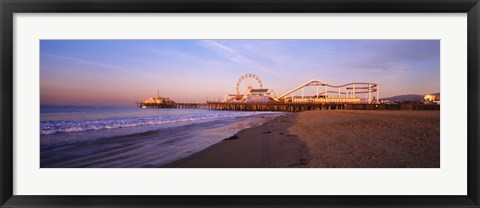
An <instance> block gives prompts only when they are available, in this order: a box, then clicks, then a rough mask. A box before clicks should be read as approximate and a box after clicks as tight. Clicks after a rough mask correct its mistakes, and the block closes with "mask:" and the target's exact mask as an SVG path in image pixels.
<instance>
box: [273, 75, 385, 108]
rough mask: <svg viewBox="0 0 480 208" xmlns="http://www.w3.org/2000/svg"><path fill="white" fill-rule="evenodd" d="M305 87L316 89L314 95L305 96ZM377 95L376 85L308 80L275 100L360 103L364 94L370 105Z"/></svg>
mask: <svg viewBox="0 0 480 208" xmlns="http://www.w3.org/2000/svg"><path fill="white" fill-rule="evenodd" d="M306 87H316V94H315V95H314V96H305V94H304V89H305V88H306ZM321 88H323V89H321ZM300 90H301V96H295V95H294V93H295V92H297V91H300ZM372 93H375V96H373V97H372ZM379 93H380V86H379V85H378V84H376V83H369V82H351V83H348V84H343V85H331V84H328V83H325V82H322V81H320V80H310V81H308V82H305V83H304V84H301V85H299V86H298V87H296V88H293V89H292V90H290V91H288V92H286V93H284V94H282V95H280V96H279V97H277V98H276V99H275V100H284V101H287V102H288V101H290V102H316V101H320V102H361V98H360V97H359V95H362V94H364V95H365V99H364V101H366V102H368V103H371V102H374V101H375V102H378V98H379ZM289 95H290V99H289Z"/></svg>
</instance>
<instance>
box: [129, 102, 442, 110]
mask: <svg viewBox="0 0 480 208" xmlns="http://www.w3.org/2000/svg"><path fill="white" fill-rule="evenodd" d="M138 106H139V107H144V108H189V109H208V110H227V111H286V112H300V111H308V110H440V105H437V104H360V103H355V104H353V103H258V104H255V103H222V102H208V103H172V104H158V103H140V104H138Z"/></svg>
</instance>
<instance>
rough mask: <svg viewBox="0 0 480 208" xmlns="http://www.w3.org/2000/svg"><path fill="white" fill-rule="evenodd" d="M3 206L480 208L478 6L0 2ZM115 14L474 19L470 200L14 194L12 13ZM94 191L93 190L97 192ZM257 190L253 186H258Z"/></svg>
mask: <svg viewBox="0 0 480 208" xmlns="http://www.w3.org/2000/svg"><path fill="white" fill-rule="evenodd" d="M0 10H1V18H2V19H1V21H2V22H1V31H2V32H1V34H0V35H1V42H0V44H1V54H0V63H1V67H2V68H1V85H0V86H1V90H0V93H1V94H0V97H1V102H0V109H1V112H0V114H1V117H2V119H1V122H2V123H1V128H0V162H1V163H0V187H1V188H0V205H1V207H73V206H75V207H116V206H119V207H120V206H121V207H332V206H335V207H362V206H363V207H370V206H382V207H384V206H391V207H394V206H395V207H419V206H422V207H423V206H426V207H440V206H446V207H480V206H479V199H480V197H479V181H480V180H479V149H480V146H479V142H478V140H479V133H480V130H479V128H478V118H479V110H478V107H479V106H478V104H479V96H478V95H479V93H480V91H479V80H480V77H479V73H478V71H479V69H480V68H479V60H480V56H479V55H480V53H479V49H480V47H479V43H480V41H479V37H480V36H479V35H480V34H479V32H480V29H479V19H480V16H479V13H480V5H479V1H478V0H408V1H401V0H382V1H379V0H337V1H331V0H255V1H252V0H230V1H226V0H224V1H220V0H140V1H136V0H84V1H78V0H73V1H67V0H36V1H35V0H15V1H14V0H0ZM116 12H128V13H132V12H135V13H137V12H141V13H144V12H148V13H154V12H155V13H156V12H165V13H187V12H213V13H218V12H222V13H224V12H228V13H230V12H234V13H257V12H266V13H280V12H288V13H307V12H308V13H312V12H313V13H317V12H329V13H343V12H346V13H349V12H353V13H367V12H368V13H419V12H425V13H467V14H468V16H467V17H468V22H467V24H468V83H467V84H468V105H467V106H468V109H467V110H468V178H467V180H468V194H467V195H466V196H371V195H368V196H367V195H366V196H86V195H85V196H24V195H13V194H12V193H13V192H12V191H13V179H14V175H13V150H12V144H13V120H14V119H15V118H14V117H13V113H12V112H13V109H14V108H15V106H14V103H13V90H14V89H13V38H14V37H13V14H14V13H116ZM92 188H94V187H92ZM252 188H254V187H252Z"/></svg>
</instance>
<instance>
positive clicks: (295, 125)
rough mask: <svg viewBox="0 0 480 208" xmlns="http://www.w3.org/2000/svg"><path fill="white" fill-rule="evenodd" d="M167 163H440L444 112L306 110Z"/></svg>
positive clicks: (270, 165) (260, 165)
mask: <svg viewBox="0 0 480 208" xmlns="http://www.w3.org/2000/svg"><path fill="white" fill-rule="evenodd" d="M161 167H162V168H293V167H298V168H303V167H308V168H439V167H440V112H439V111H369V110H365V111H362V110H351V111H349V110H346V111H305V112H299V113H286V114H284V115H281V116H278V117H276V118H274V119H273V120H271V121H268V122H266V123H264V124H263V125H260V126H257V127H253V128H248V129H244V130H241V131H239V132H238V133H237V134H235V135H234V136H232V137H230V138H226V139H224V140H222V141H221V142H219V143H217V144H214V145H212V146H210V147H208V148H206V149H204V150H202V151H200V152H197V153H195V154H193V155H191V156H189V157H186V158H183V159H180V160H177V161H174V162H171V163H168V164H166V165H163V166H161Z"/></svg>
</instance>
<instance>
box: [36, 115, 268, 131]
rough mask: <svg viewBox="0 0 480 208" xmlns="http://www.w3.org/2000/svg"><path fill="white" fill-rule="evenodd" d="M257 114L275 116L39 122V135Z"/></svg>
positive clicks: (188, 116)
mask: <svg viewBox="0 0 480 208" xmlns="http://www.w3.org/2000/svg"><path fill="white" fill-rule="evenodd" d="M259 114H275V112H232V113H228V114H225V113H210V114H199V115H198V114H197V115H195V114H193V115H168V116H148V117H123V118H110V119H98V120H62V121H41V122H40V134H41V135H46V134H55V133H69V132H83V131H92V130H101V129H118V128H128V127H137V126H148V125H162V124H171V123H181V122H195V121H204V120H215V119H223V118H236V117H245V116H252V115H259Z"/></svg>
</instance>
